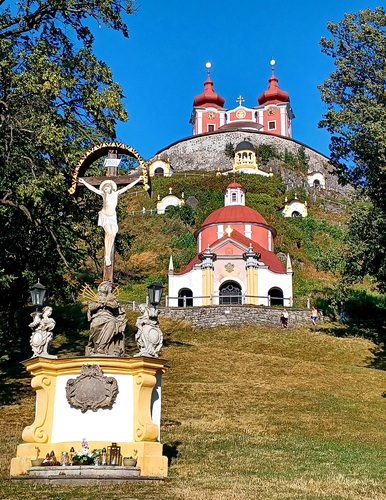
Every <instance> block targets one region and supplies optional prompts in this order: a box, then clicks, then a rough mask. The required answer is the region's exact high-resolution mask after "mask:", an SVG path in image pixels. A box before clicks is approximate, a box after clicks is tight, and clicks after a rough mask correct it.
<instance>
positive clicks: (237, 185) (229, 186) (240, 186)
mask: <svg viewBox="0 0 386 500" xmlns="http://www.w3.org/2000/svg"><path fill="white" fill-rule="evenodd" d="M231 188H239V189H242V190H243V191H244V193H245V191H246V189H245V187H243V186H242V185H241V184H239V183H238V182H231V183H230V184H229V185H228V186H227V187H226V189H225V191H226V190H227V189H231Z"/></svg>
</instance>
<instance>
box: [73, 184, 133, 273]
mask: <svg viewBox="0 0 386 500" xmlns="http://www.w3.org/2000/svg"><path fill="white" fill-rule="evenodd" d="M141 180H142V176H141V177H138V179H135V181H133V182H131V183H130V184H127V185H126V186H125V187H123V188H121V189H118V191H117V185H116V183H115V182H114V181H113V180H110V179H107V180H105V181H103V182H102V183H101V185H100V186H99V188H98V189H97V188H95V187H94V186H93V185H92V184H89V183H88V182H87V181H86V180H85V179H82V178H79V182H80V183H81V184H83V185H84V186H85V187H86V188H88V189H89V190H90V191H93V192H94V193H96V194H98V195H99V196H102V198H103V206H102V209H101V210H100V212H99V217H98V226H101V227H103V229H104V230H105V266H107V267H109V266H111V264H112V259H113V255H112V253H113V248H114V241H115V236H116V234H117V233H118V223H117V212H116V208H117V204H118V196H119V195H121V194H123V193H125V192H126V191H128V190H129V189H130V188H131V187H133V186H135V184H137V183H138V182H139V181H141Z"/></svg>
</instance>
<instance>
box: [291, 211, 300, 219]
mask: <svg viewBox="0 0 386 500" xmlns="http://www.w3.org/2000/svg"><path fill="white" fill-rule="evenodd" d="M291 217H292V218H295V217H300V213H299V212H297V211H296V210H294V211H293V212H292V214H291Z"/></svg>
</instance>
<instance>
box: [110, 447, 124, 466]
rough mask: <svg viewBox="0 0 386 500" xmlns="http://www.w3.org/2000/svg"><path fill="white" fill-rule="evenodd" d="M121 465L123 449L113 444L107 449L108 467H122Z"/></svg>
mask: <svg viewBox="0 0 386 500" xmlns="http://www.w3.org/2000/svg"><path fill="white" fill-rule="evenodd" d="M120 464H121V447H120V446H118V445H117V443H111V446H108V447H107V465H120Z"/></svg>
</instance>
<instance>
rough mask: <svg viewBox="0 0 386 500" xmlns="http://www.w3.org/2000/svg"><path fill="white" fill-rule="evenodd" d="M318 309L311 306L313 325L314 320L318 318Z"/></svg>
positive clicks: (314, 323)
mask: <svg viewBox="0 0 386 500" xmlns="http://www.w3.org/2000/svg"><path fill="white" fill-rule="evenodd" d="M318 315H319V313H318V310H317V309H316V307H315V306H312V307H311V322H312V324H313V325H316V320H317V319H318Z"/></svg>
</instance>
